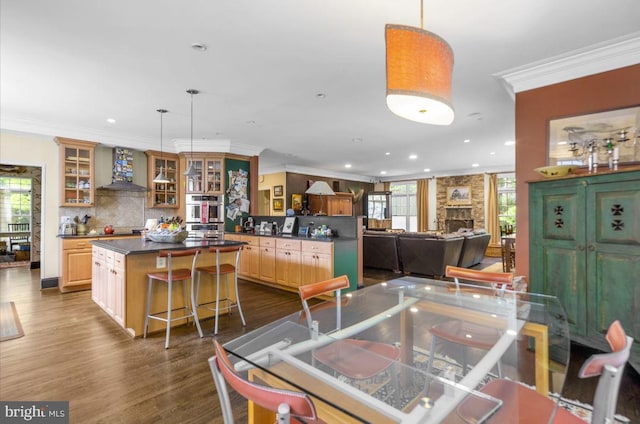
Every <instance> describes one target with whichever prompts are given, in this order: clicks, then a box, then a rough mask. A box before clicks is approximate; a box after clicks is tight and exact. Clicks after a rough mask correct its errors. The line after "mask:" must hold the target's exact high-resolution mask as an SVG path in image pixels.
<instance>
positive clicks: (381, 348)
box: [298, 275, 400, 380]
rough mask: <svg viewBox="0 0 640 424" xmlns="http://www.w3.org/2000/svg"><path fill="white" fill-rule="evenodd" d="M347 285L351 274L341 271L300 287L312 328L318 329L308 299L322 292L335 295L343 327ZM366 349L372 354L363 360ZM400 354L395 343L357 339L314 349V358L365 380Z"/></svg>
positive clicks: (343, 340)
mask: <svg viewBox="0 0 640 424" xmlns="http://www.w3.org/2000/svg"><path fill="white" fill-rule="evenodd" d="M348 287H349V277H347V276H346V275H342V276H340V277H335V278H332V279H329V280H325V281H320V282H317V283H313V284H307V285H304V286H300V287H299V288H298V292H299V294H300V299H301V300H302V307H303V308H304V313H305V315H306V318H307V325H308V327H309V331H315V330H314V328H313V318H312V316H311V308H310V307H309V303H308V300H309V299H312V298H314V297H318V296H322V295H335V309H336V330H339V329H340V328H341V325H342V323H341V320H342V316H341V314H342V305H343V301H342V298H341V293H342V289H346V288H348ZM321 305H322V306H325V305H326V304H321ZM363 350H364V351H367V352H371V353H373V355H370V356H369V357H368V358H367V359H366V360H363V358H362V355H361V353H362V352H363ZM399 357H400V349H399V348H398V347H396V346H394V345H391V344H388V343H379V342H373V341H368V340H358V339H342V340H337V341H335V342H333V343H331V344H329V345H327V346H324V347H321V348H319V349H316V350H314V351H313V358H314V359H315V360H317V361H318V362H320V363H323V364H325V365H327V366H328V367H329V368H331V369H332V370H334V371H336V372H338V373H339V374H342V375H344V376H345V377H348V378H350V379H353V380H363V379H368V378H372V377H374V376H376V375H379V374H380V373H382V372H384V371H385V370H387V369H388V368H389V367H391V366H392V365H393V364H394V363H395V362H396V361H397V359H398V358H399ZM393 377H394V375H393V373H392V378H393Z"/></svg>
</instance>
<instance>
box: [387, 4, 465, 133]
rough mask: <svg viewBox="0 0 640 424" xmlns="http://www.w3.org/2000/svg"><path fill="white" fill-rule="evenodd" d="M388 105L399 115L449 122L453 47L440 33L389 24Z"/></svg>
mask: <svg viewBox="0 0 640 424" xmlns="http://www.w3.org/2000/svg"><path fill="white" fill-rule="evenodd" d="M385 40H386V46H387V107H388V108H389V109H390V110H391V111H392V112H393V113H395V114H396V115H398V116H400V117H402V118H405V119H409V120H411V121H416V122H421V123H424V124H434V125H449V124H451V122H453V117H454V112H453V107H452V103H451V73H452V70H453V51H452V50H451V47H450V46H449V44H448V43H447V42H446V41H445V40H444V39H443V38H441V37H440V36H438V35H436V34H434V33H431V32H429V31H425V30H424V29H423V5H422V1H421V2H420V28H415V27H410V26H404V25H391V24H387V25H386V26H385Z"/></svg>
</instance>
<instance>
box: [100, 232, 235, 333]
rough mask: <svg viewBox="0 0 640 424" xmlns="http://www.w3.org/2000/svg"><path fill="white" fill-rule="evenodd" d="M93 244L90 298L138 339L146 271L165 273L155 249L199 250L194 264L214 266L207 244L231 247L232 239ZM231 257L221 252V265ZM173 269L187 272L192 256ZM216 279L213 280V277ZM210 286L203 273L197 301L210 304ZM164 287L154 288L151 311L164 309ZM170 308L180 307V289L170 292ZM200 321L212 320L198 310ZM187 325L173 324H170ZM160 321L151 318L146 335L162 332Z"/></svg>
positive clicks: (175, 262)
mask: <svg viewBox="0 0 640 424" xmlns="http://www.w3.org/2000/svg"><path fill="white" fill-rule="evenodd" d="M91 244H92V245H93V246H92V280H93V281H92V285H91V298H92V300H93V301H94V302H96V303H97V304H98V306H100V307H101V308H102V309H103V310H104V311H105V312H106V313H107V314H108V315H109V316H110V317H111V318H112V319H113V320H114V321H115V322H116V323H118V324H119V325H120V326H121V327H123V328H124V329H125V330H126V331H127V332H128V333H129V334H130V335H131V336H132V337H137V336H141V335H142V333H143V331H144V317H145V302H146V297H147V283H148V278H147V273H150V272H157V271H161V270H166V260H163V259H164V258H158V252H159V251H160V250H185V249H191V248H200V249H201V252H200V255H198V262H197V266H208V265H214V264H215V253H212V252H209V247H212V246H236V245H238V244H242V243H241V242H237V241H226V240H225V241H209V240H198V241H195V240H194V241H190V240H187V241H185V242H183V243H155V242H152V241H144V240H142V239H141V238H129V239H121V240H108V239H102V240H94V241H92V242H91ZM234 258H235V256H234V255H233V254H229V253H225V254H222V255H221V258H220V263H233V261H234ZM173 266H174V268H175V267H179V268H191V258H174V259H173ZM213 278H215V277H213ZM227 278H229V279H230V287H229V290H230V292H231V293H229V297H230V298H232V299H234V300H235V287H233V279H232V277H231V276H228V277H227ZM214 288H215V282H214V281H213V279H212V277H211V276H210V275H207V274H203V275H202V280H201V288H200V299H199V303H205V302H211V301H214V300H215V290H214ZM220 297H221V298H224V297H227V296H226V287H225V285H224V284H222V285H221V287H220ZM166 299H167V290H166V286H163V285H159V284H155V285H154V291H153V294H152V303H151V312H152V313H154V312H159V311H163V310H166V305H167V302H166ZM173 305H174V306H175V308H180V307H182V306H184V305H185V299H184V295H183V291H182V288H181V285H177V286H176V287H175V288H174V290H173ZM198 316H199V318H200V319H203V318H208V317H212V316H213V311H209V310H207V309H202V308H201V309H199V310H198ZM184 323H186V320H178V321H175V322H174V323H172V326H176V325H181V324H184ZM164 329H165V327H164V323H162V322H158V321H155V320H151V322H150V323H149V331H150V332H153V331H161V330H162V331H163V330H164Z"/></svg>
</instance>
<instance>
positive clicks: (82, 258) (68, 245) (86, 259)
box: [58, 235, 139, 296]
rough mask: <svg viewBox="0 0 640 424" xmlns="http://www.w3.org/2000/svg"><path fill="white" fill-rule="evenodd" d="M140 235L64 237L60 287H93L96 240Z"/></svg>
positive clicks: (63, 288)
mask: <svg viewBox="0 0 640 424" xmlns="http://www.w3.org/2000/svg"><path fill="white" fill-rule="evenodd" d="M130 237H139V236H137V235H125V236H103V237H82V238H62V239H61V242H60V250H61V255H60V278H59V280H58V289H59V290H60V292H62V293H67V292H71V291H78V290H89V289H91V283H92V274H93V272H94V271H95V270H96V268H95V267H96V265H95V263H94V261H92V259H91V257H92V254H93V246H92V244H91V242H92V241H94V240H101V239H108V240H117V239H121V238H130ZM93 295H94V293H93V292H92V296H93Z"/></svg>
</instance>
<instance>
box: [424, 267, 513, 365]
mask: <svg viewBox="0 0 640 424" xmlns="http://www.w3.org/2000/svg"><path fill="white" fill-rule="evenodd" d="M445 275H446V276H447V277H450V278H453V279H454V282H455V284H456V289H458V290H459V289H460V286H459V284H460V280H461V279H462V280H465V282H467V281H470V282H473V283H479V285H484V286H485V287H487V286H490V287H493V288H496V289H500V290H505V289H507V288H511V287H512V286H513V274H512V273H510V272H485V271H478V270H473V269H468V268H460V267H456V266H451V265H447V268H446V269H445ZM465 290H469V289H465ZM471 290H473V289H471ZM429 332H430V333H431V349H430V353H429V363H428V367H427V371H428V372H431V370H432V367H433V358H434V356H435V349H436V344H437V341H438V339H442V340H446V341H448V342H451V343H455V344H458V345H461V346H464V347H465V349H464V350H463V361H462V362H463V363H462V366H463V368H462V373H463V374H464V373H465V372H466V370H467V350H466V348H467V347H472V348H479V349H483V350H490V349H491V348H492V347H493V346H494V345H495V344H496V343H497V342H498V339H500V337H501V335H502V334H501V333H500V331H499V330H498V329H496V328H492V327H486V326H483V325H480V324H475V323H473V322H468V321H461V320H449V321H445V322H442V323H440V324H436V325H434V326H432V327H431V328H430V329H429ZM497 366H498V375H499V376H500V377H502V361H500V360H499V361H498V363H497Z"/></svg>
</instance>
